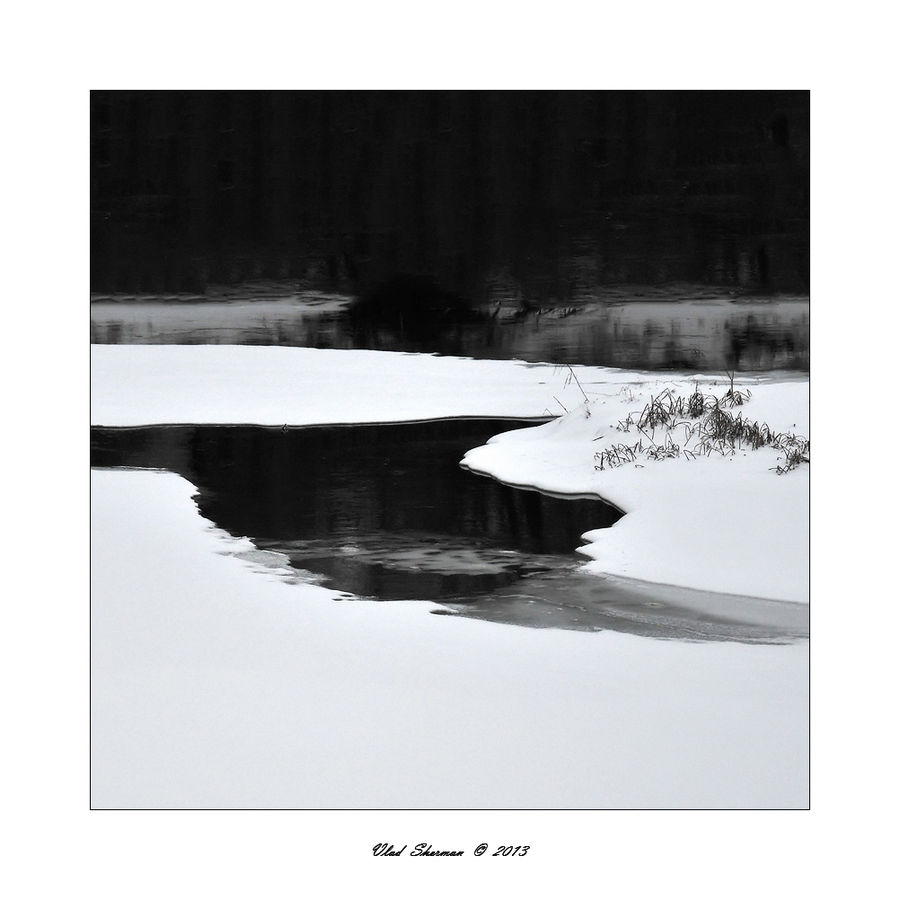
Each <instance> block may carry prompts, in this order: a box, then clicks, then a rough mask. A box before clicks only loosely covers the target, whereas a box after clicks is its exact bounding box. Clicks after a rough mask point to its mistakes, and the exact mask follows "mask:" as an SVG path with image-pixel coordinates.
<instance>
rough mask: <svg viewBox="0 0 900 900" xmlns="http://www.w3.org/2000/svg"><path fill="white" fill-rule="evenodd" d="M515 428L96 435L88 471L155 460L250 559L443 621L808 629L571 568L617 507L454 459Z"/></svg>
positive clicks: (801, 632) (492, 424) (468, 423)
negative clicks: (501, 478)
mask: <svg viewBox="0 0 900 900" xmlns="http://www.w3.org/2000/svg"><path fill="white" fill-rule="evenodd" d="M521 424H522V423H516V422H514V421H509V420H447V421H437V422H426V423H415V424H403V425H354V426H338V427H335V426H328V427H318V426H314V427H305V428H290V429H287V430H282V429H280V428H264V427H252V426H193V425H186V426H151V427H142V428H93V429H91V465H92V466H95V467H137V468H159V469H166V470H169V471H172V472H176V473H178V474H180V475H182V476H183V477H185V478H186V479H188V480H189V481H190V482H191V483H192V484H194V485H195V486H196V487H197V489H198V494H197V498H196V499H197V503H198V506H199V509H200V512H201V514H202V515H203V516H204V517H206V518H207V519H209V520H210V521H212V522H213V523H214V524H215V525H217V526H218V527H220V528H222V529H224V530H225V531H227V532H229V533H230V534H232V535H234V536H236V537H248V538H250V539H251V540H252V541H253V543H254V544H255V545H256V547H257V548H258V550H259V551H261V552H260V553H259V554H258V558H257V559H256V561H257V562H260V561H263V562H265V561H266V560H269V562H270V564H275V565H277V566H280V567H282V568H283V567H284V566H285V565H289V566H290V567H291V568H292V569H293V570H295V572H296V574H297V578H298V580H305V581H317V582H320V583H323V584H325V585H326V586H328V587H331V588H334V589H336V590H340V591H344V592H346V593H347V594H348V595H353V596H356V597H368V598H374V599H379V600H430V601H436V602H439V603H442V604H443V605H444V606H445V607H446V609H445V610H444V612H445V614H456V615H463V616H469V617H474V618H479V619H486V620H489V621H495V622H504V623H510V624H518V625H527V626H533V627H557V628H568V629H575V630H587V631H596V630H603V629H607V628H608V629H613V630H617V631H628V632H631V633H636V634H646V635H651V636H656V637H668V638H681V639H707V640H742V641H767V642H773V641H774V642H777V641H784V640H790V639H793V638H797V637H803V636H805V635H806V633H807V629H808V623H807V620H806V619H807V611H806V609H805V608H803V607H798V606H797V605H795V604H784V603H772V602H769V601H759V600H751V599H742V598H721V597H718V598H717V597H716V596H715V595H711V596H710V595H706V596H704V595H701V594H699V593H696V592H689V591H677V590H674V589H666V588H652V589H648V588H647V587H646V586H640V585H634V584H627V583H624V582H618V581H615V580H607V579H599V578H595V577H593V576H586V575H583V574H580V573H579V571H578V569H579V567H580V564H581V563H580V561H579V558H578V557H577V556H576V555H575V552H574V551H575V549H576V547H578V546H579V544H580V543H581V540H580V536H581V535H582V534H583V533H584V532H586V531H589V530H592V529H595V528H602V527H607V526H610V525H612V524H613V523H614V522H616V521H617V520H618V519H619V518H620V517H621V513H620V511H619V510H617V509H615V508H614V507H612V506H610V505H608V504H606V503H604V502H603V501H601V500H599V499H584V498H580V499H571V498H568V499H562V498H558V497H550V496H547V495H544V494H541V493H538V492H536V491H527V490H520V489H516V488H512V487H509V486H507V485H503V484H499V483H497V482H495V481H493V480H491V479H488V478H483V477H479V476H477V475H474V474H472V473H469V472H466V471H465V470H463V469H461V468H460V466H459V460H460V459H461V458H462V456H463V455H464V453H465V452H466V451H467V450H469V449H471V448H473V447H475V446H478V445H480V444H482V443H484V442H485V441H486V440H487V439H488V438H490V437H491V436H492V435H494V434H497V433H499V432H501V431H508V430H510V429H511V428H516V427H519V426H520V425H521Z"/></svg>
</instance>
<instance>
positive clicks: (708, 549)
mask: <svg viewBox="0 0 900 900" xmlns="http://www.w3.org/2000/svg"><path fill="white" fill-rule="evenodd" d="M574 371H575V374H576V375H577V378H578V382H577V383H576V382H575V381H574V379H572V378H570V377H569V374H570V373H569V371H568V369H560V368H557V367H554V366H552V365H530V364H523V363H517V362H507V361H490V360H489V361H475V360H467V359H454V358H443V357H435V356H424V355H415V354H401V353H384V352H370V351H346V350H341V351H328V350H308V349H299V348H275V347H232V346H126V345H118V346H94V347H92V422H93V423H94V424H97V425H107V426H135V425H144V424H161V423H222V424H269V425H281V424H285V423H287V424H292V425H302V424H326V423H347V422H354V421H357V422H378V421H392V422H396V421H412V420H418V419H430V418H440V417H448V416H460V415H468V416H516V417H535V418H537V417H541V416H547V415H548V414H555V413H560V412H562V409H561V408H560V407H565V408H566V409H567V410H569V411H570V412H569V414H568V415H566V416H564V417H562V418H560V419H558V420H555V421H553V422H551V423H549V424H547V425H543V426H538V427H535V428H529V429H524V430H522V431H518V432H514V433H510V434H506V435H501V436H499V437H498V438H495V439H494V440H492V441H491V442H490V443H488V444H487V445H486V446H485V447H482V448H473V450H472V451H471V452H470V453H469V454H467V456H466V461H465V462H466V465H467V466H469V467H470V468H472V469H475V470H477V471H480V472H483V473H485V474H490V475H493V476H495V477H498V478H501V479H503V480H507V481H510V482H512V483H519V484H525V485H530V486H538V487H540V488H543V489H546V490H550V491H562V492H578V493H596V494H600V495H601V496H603V497H605V498H606V499H609V500H611V501H612V502H614V503H616V504H618V505H619V506H620V507H621V508H622V509H623V510H624V511H625V512H626V515H625V516H624V517H623V518H622V519H621V520H620V521H619V522H618V523H617V524H616V525H615V526H613V528H611V529H604V530H602V531H598V532H592V533H590V534H589V539H590V542H589V544H588V545H587V547H586V548H585V551H586V553H587V555H589V556H590V557H591V562H589V563H588V564H587V565H588V566H589V568H590V570H591V571H595V572H597V573H612V574H615V575H617V576H624V577H628V578H634V579H642V580H646V581H656V582H665V583H670V584H676V585H681V586H684V587H696V588H703V589H706V590H715V591H724V592H732V593H736V594H743V595H750V596H760V597H767V598H773V599H777V600H789V601H797V602H805V601H806V599H807V586H806V585H807V582H806V577H807V576H806V573H807V562H808V547H807V540H808V538H807V527H808V524H807V523H808V483H809V482H808V474H807V469H808V467H807V466H806V465H802V466H801V467H800V468H798V469H796V470H794V471H793V472H790V473H788V474H787V475H783V476H779V475H776V474H775V472H774V471H771V468H772V467H773V466H774V465H776V464H777V459H776V454H775V451H773V450H766V449H762V450H757V451H752V452H751V451H748V452H747V453H746V455H744V454H743V453H738V454H737V455H735V456H733V457H727V458H720V459H715V458H703V459H696V460H694V461H686V460H684V459H671V460H665V461H660V462H651V461H644V467H643V468H637V467H635V466H634V465H632V464H628V465H625V466H622V467H619V468H615V469H612V470H605V471H597V470H596V469H595V453H597V452H598V451H599V450H600V449H601V448H602V447H605V446H609V445H610V443H618V442H620V441H622V440H626V439H627V440H634V436H633V435H626V434H622V433H621V432H619V431H616V429H615V423H616V422H617V421H618V420H620V419H621V418H624V416H626V415H627V414H628V412H629V411H632V412H635V413H640V410H641V408H642V406H643V403H644V402H645V401H646V399H647V397H649V396H650V395H651V394H655V393H658V392H659V391H660V390H662V389H665V388H671V389H673V390H676V391H680V392H683V393H689V392H690V391H692V390H693V389H694V385H695V384H697V383H699V384H700V385H701V389H702V390H704V391H710V392H714V393H716V394H717V395H721V394H722V393H723V392H724V390H725V389H727V381H725V380H724V379H723V378H721V377H720V378H718V379H716V378H712V377H709V376H705V377H704V376H700V377H698V378H690V377H687V376H680V375H679V376H672V375H669V374H662V375H660V374H658V373H638V372H625V371H621V370H615V369H604V368H591V367H575V370H574ZM567 382H568V383H567ZM735 387H741V388H742V389H747V388H749V389H750V390H751V391H752V398H751V400H750V402H749V403H748V404H747V406H746V407H743V408H742V410H743V414H744V415H745V416H747V417H749V418H753V419H757V420H759V421H766V422H767V423H768V424H769V425H771V426H772V427H773V428H776V429H779V430H780V429H786V428H787V429H790V430H793V431H796V432H797V433H798V434H803V435H804V436H806V437H808V429H807V424H808V422H807V418H806V417H807V406H808V401H807V381H806V380H805V379H799V378H795V377H788V376H786V377H785V378H784V379H780V380H778V379H774V378H763V377H741V378H738V379H736V381H735ZM582 389H583V390H584V392H585V393H586V394H587V396H588V398H589V401H590V402H586V401H585V397H584V395H583V394H582ZM588 411H589V412H590V415H589V416H588V415H587V414H586V413H587V412H588ZM473 477H474V476H473ZM193 493H194V488H193V486H192V485H190V484H189V483H188V482H187V481H185V480H184V479H182V478H181V477H179V476H176V475H174V474H171V473H164V472H156V471H134V470H131V471H125V470H118V471H115V470H95V471H93V472H92V667H93V673H92V797H93V805H94V806H95V807H104V808H105V807H125V808H132V807H187V808H195V807H261V808H269V807H300V808H343V807H349V808H369V807H378V808H421V809H427V808H608V807H778V808H781V807H789V808H798V807H801V808H802V807H806V806H807V805H808V701H807V697H808V689H807V686H808V647H807V645H806V643H805V642H799V643H794V644H788V645H782V646H763V645H743V644H739V643H683V642H676V641H662V640H653V639H648V638H643V637H636V636H631V635H626V634H619V633H613V632H609V631H605V632H601V633H580V632H568V631H562V630H551V629H527V628H520V627H512V626H508V625H499V624H493V623H488V622H482V621H474V620H470V619H464V618H461V617H459V618H457V617H452V616H433V615H430V614H429V610H431V609H436V608H437V607H436V606H435V605H434V604H431V603H427V602H415V603H408V602H392V603H376V602H366V601H353V602H336V601H335V599H334V598H335V597H336V596H337V594H336V593H335V592H333V591H330V590H327V589H325V588H321V587H317V586H314V585H308V584H296V583H290V580H289V578H288V577H287V573H286V571H284V570H280V569H279V568H278V558H277V556H276V555H273V554H259V553H255V552H253V551H254V548H253V545H252V544H251V543H250V542H249V541H247V540H240V541H239V540H236V539H235V538H232V537H231V536H229V535H227V534H226V533H224V532H222V531H221V530H219V529H217V528H215V527H214V526H213V525H211V523H209V522H208V521H206V520H204V519H203V518H201V517H200V515H199V513H198V511H197V508H196V505H195V504H194V503H193V501H192V500H191V497H192V494H193ZM573 549H574V548H573ZM294 580H296V579H294Z"/></svg>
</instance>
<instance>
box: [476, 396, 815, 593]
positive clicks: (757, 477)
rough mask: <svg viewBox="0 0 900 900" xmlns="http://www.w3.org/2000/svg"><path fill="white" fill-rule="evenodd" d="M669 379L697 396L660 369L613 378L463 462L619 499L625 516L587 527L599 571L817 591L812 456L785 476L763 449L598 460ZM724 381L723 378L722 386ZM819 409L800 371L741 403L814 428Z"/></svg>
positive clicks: (744, 589) (774, 423)
mask: <svg viewBox="0 0 900 900" xmlns="http://www.w3.org/2000/svg"><path fill="white" fill-rule="evenodd" d="M665 388H669V389H672V390H674V391H681V392H682V393H684V394H685V395H686V394H688V393H690V391H692V390H693V385H692V383H691V382H688V381H685V380H680V381H679V380H674V381H673V380H667V379H664V378H660V379H658V381H657V383H656V384H655V385H648V386H644V387H641V388H632V387H625V388H621V387H616V386H612V387H609V388H606V389H605V390H604V391H603V393H602V396H600V397H598V398H596V399H595V400H594V401H593V402H592V403H591V404H590V405H583V406H582V408H581V409H579V410H575V411H573V412H571V413H570V414H569V415H567V416H564V417H562V418H560V419H557V420H556V421H554V422H550V423H548V424H546V425H543V426H540V427H537V428H529V429H523V430H519V431H515V432H509V433H507V434H503V435H499V436H497V437H495V438H493V439H492V440H491V441H490V442H489V443H488V444H487V445H486V446H484V447H479V448H477V449H474V450H472V451H471V452H470V453H468V454H466V457H465V460H464V465H466V466H467V467H468V468H470V469H472V470H473V471H477V472H480V473H483V474H489V475H492V476H494V477H496V478H499V479H501V480H503V481H506V482H509V483H512V484H528V485H534V486H537V487H539V488H542V489H544V490H548V491H556V492H564V493H565V492H571V493H589V492H593V493H596V494H599V495H601V496H603V497H604V498H605V499H607V500H609V501H611V502H613V503H615V504H616V505H617V506H619V507H620V508H621V509H622V510H623V511H624V512H625V513H626V515H625V516H624V517H623V518H622V519H620V520H619V521H618V522H617V523H616V524H615V525H613V526H612V528H606V529H602V530H598V531H594V532H589V533H588V534H587V535H585V538H586V539H587V540H588V541H589V543H588V545H587V546H586V547H584V548H582V550H581V552H583V553H584V554H585V555H587V556H589V557H590V558H591V559H592V560H593V562H591V563H590V564H589V565H588V567H587V568H588V570H589V571H593V572H596V573H606V574H612V575H618V576H624V577H629V578H636V579H640V580H646V581H652V582H657V583H664V584H672V585H678V586H682V587H691V588H697V589H701V590H709V591H718V592H723V593H735V594H744V595H749V596H756V597H765V598H768V599H775V600H789V601H794V602H802V603H805V602H808V599H809V466H807V465H801V466H800V467H799V468H797V469H794V470H793V471H791V472H789V473H787V474H785V475H776V474H775V472H774V471H772V469H773V468H774V467H776V466H777V465H779V463H780V461H782V460H781V457H780V455H779V453H778V452H777V451H775V450H774V449H771V448H761V449H759V450H750V449H746V450H742V451H738V452H737V453H736V454H735V455H734V456H727V457H722V456H718V455H713V456H711V457H700V458H697V459H694V460H688V459H686V458H684V457H681V458H676V459H666V460H659V461H652V460H648V459H639V460H638V461H636V462H634V463H626V464H624V465H621V466H618V467H616V468H612V469H604V470H603V471H598V470H597V465H598V460H597V458H596V454H598V453H601V452H602V451H603V450H605V449H607V448H608V447H610V446H611V445H614V444H621V443H626V444H629V445H633V444H634V443H635V442H636V441H637V440H638V439H639V438H641V437H642V436H641V435H640V434H639V433H637V432H636V431H635V429H634V428H632V429H631V431H630V432H628V433H624V432H623V431H621V430H619V429H618V428H617V427H616V426H617V425H618V423H619V422H621V421H623V420H625V418H626V416H627V415H628V414H629V413H632V414H633V416H634V418H635V419H637V418H638V417H639V416H640V413H641V411H642V409H643V408H644V405H645V404H646V403H647V402H648V401H649V399H650V396H651V394H658V393H659V392H660V391H661V390H663V389H665ZM704 390H706V391H709V390H711V389H710V388H709V387H705V388H704ZM724 392H725V388H724V387H721V386H720V388H719V389H718V391H717V392H715V393H717V394H718V396H722V395H723V394H724ZM808 410H809V385H808V383H807V382H798V381H791V382H786V383H780V384H777V383H775V384H759V385H757V386H755V387H754V388H753V389H752V397H751V399H750V401H749V402H748V403H747V404H745V405H744V406H742V407H740V408H739V409H735V410H732V412H733V413H735V414H736V413H737V412H738V411H740V412H741V413H742V415H743V416H744V418H745V419H746V418H749V419H751V420H756V421H759V422H765V423H767V424H768V425H770V426H771V427H772V428H773V429H774V430H775V431H779V432H781V431H791V432H795V433H798V434H802V435H803V436H805V437H808V436H809V412H808ZM674 436H675V438H676V439H677V438H678V434H677V433H676V434H675V435H674ZM646 443H647V441H646V440H644V444H646Z"/></svg>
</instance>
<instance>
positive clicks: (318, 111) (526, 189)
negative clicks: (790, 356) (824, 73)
mask: <svg viewBox="0 0 900 900" xmlns="http://www.w3.org/2000/svg"><path fill="white" fill-rule="evenodd" d="M91 264H92V265H91V281H92V289H93V290H97V291H182V290H193V291H202V290H204V289H205V287H206V286H207V284H209V283H213V282H237V281H242V280H248V279H252V278H260V277H266V278H292V279H297V280H298V282H305V283H308V284H310V285H315V286H323V287H326V286H328V287H334V288H338V289H342V290H362V289H364V288H365V287H367V286H371V285H372V284H375V283H377V282H379V281H380V280H383V279H385V278H389V277H391V276H393V275H395V274H397V273H400V272H402V273H411V274H421V275H425V276H427V277H428V278H431V279H433V280H434V281H435V282H436V283H437V284H439V285H440V286H441V288H443V289H445V290H448V291H453V292H456V293H460V294H464V295H466V296H468V297H471V298H473V299H480V298H482V297H483V296H484V295H485V294H486V293H487V292H488V291H490V290H491V289H492V286H493V288H494V289H496V288H497V287H498V286H499V288H500V289H503V290H507V289H512V286H515V287H516V288H518V289H521V290H522V291H523V292H524V293H525V294H527V295H528V296H529V297H534V298H537V299H544V298H546V299H548V300H550V299H554V298H557V299H567V298H575V297H578V296H579V295H585V294H587V293H589V292H590V291H591V290H593V289H594V288H595V287H596V286H598V285H602V284H604V283H611V282H623V281H624V282H636V283H664V282H668V281H695V282H703V283H710V284H721V285H740V286H743V287H748V288H754V289H761V290H806V289H808V285H809V94H808V92H803V91H799V92H791V91H785V92H771V91H763V92H602V91H601V92H577V91H573V92H549V91H548V92H421V91H408V92H380V91H376V92H365V91H360V92H318V91H316V92H302V91H301V92H277V91H275V92H268V91H266V92H190V91H188V92H167V91H151V92H130V91H95V92H93V93H92V95H91Z"/></svg>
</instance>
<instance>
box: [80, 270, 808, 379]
mask: <svg viewBox="0 0 900 900" xmlns="http://www.w3.org/2000/svg"><path fill="white" fill-rule="evenodd" d="M273 291H274V289H273V288H272V287H271V286H270V287H269V288H267V289H263V288H260V290H258V291H256V292H250V295H249V296H244V297H243V298H238V299H219V300H212V301H207V302H197V301H187V302H174V301H172V300H167V301H163V300H152V299H146V300H132V301H128V302H116V301H112V300H99V301H95V302H93V303H92V304H91V341H92V342H93V343H97V344H120V343H122V344H253V345H275V346H293V347H319V348H338V349H375V350H405V351H417V352H437V353H444V354H448V355H454V356H472V357H476V358H480V359H523V360H526V361H529V362H557V363H570V364H584V365H607V366H616V367H619V368H634V369H688V370H699V371H724V370H731V369H739V370H744V371H764V370H771V369H793V370H800V371H808V369H809V301H808V298H805V297H780V298H760V297H753V296H731V295H729V294H726V293H723V292H721V291H718V292H717V291H714V290H712V289H710V288H700V287H693V288H692V287H681V288H677V289H676V288H672V287H667V288H665V289H662V288H659V289H654V288H640V289H639V288H609V289H607V290H605V291H604V294H603V297H602V299H594V300H587V301H584V302H580V303H578V304H577V305H575V306H556V307H543V308H542V307H537V306H533V305H528V304H524V305H523V303H522V302H521V301H520V299H518V298H512V297H508V296H504V295H502V294H501V295H499V296H497V297H494V298H492V300H491V302H490V304H489V305H488V306H487V307H485V309H484V320H483V321H480V322H466V323H459V324H456V325H452V326H448V327H446V328H444V329H442V330H441V331H440V332H439V333H436V334H433V335H430V336H428V337H427V338H423V337H422V336H421V335H417V336H416V337H415V338H413V337H412V336H411V335H409V334H404V333H403V332H402V330H398V329H386V328H374V327H369V328H365V329H360V328H354V327H352V325H351V322H350V319H349V317H348V316H347V306H348V305H349V303H350V298H348V297H338V296H335V295H327V294H309V293H307V294H302V295H301V294H295V295H292V296H289V297H284V296H282V297H280V298H273V297H272V296H271V294H272V293H273Z"/></svg>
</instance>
